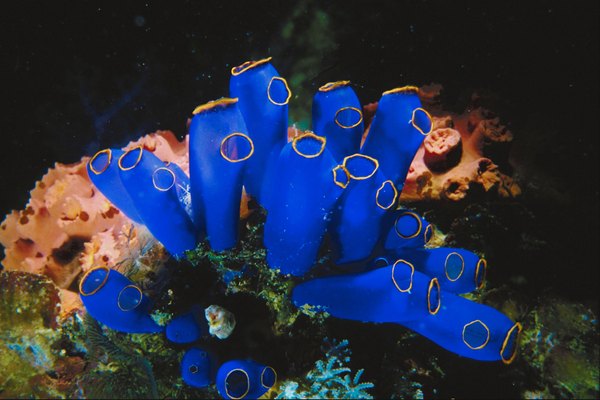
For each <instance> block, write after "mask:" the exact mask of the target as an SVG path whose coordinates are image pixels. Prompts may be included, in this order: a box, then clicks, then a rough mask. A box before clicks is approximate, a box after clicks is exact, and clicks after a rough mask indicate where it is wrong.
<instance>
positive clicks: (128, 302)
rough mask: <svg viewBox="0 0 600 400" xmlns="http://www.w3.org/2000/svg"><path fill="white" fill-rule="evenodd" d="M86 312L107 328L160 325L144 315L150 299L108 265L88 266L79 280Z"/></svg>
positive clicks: (149, 329)
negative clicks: (91, 267)
mask: <svg viewBox="0 0 600 400" xmlns="http://www.w3.org/2000/svg"><path fill="white" fill-rule="evenodd" d="M79 296H80V297H81V301H82V302H83V305H84V306H85V309H86V310H87V312H88V313H89V314H90V315H91V316H92V317H94V318H95V319H96V320H98V321H99V322H101V323H103V324H104V325H106V326H108V327H109V328H111V329H114V330H117V331H120V332H126V333H159V332H163V331H164V327H162V326H160V325H158V324H156V323H155V322H154V320H153V319H152V318H150V316H149V315H148V313H149V311H150V301H149V299H148V298H147V297H146V296H145V295H144V294H143V293H142V291H141V289H140V288H139V287H137V286H136V285H134V284H133V282H131V281H130V280H129V279H127V278H126V277H125V276H124V275H123V274H121V273H119V272H118V271H115V270H113V269H110V268H108V267H96V268H94V269H91V270H89V271H88V272H87V273H86V274H85V275H84V276H83V278H82V279H81V281H80V282H79Z"/></svg>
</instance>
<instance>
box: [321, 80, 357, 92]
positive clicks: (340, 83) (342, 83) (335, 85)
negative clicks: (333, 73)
mask: <svg viewBox="0 0 600 400" xmlns="http://www.w3.org/2000/svg"><path fill="white" fill-rule="evenodd" d="M349 84H350V81H335V82H327V83H326V84H324V85H323V86H321V87H320V88H319V92H330V91H332V90H334V89H337V88H339V87H341V86H347V85H349Z"/></svg>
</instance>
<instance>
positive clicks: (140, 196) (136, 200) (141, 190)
mask: <svg viewBox="0 0 600 400" xmlns="http://www.w3.org/2000/svg"><path fill="white" fill-rule="evenodd" d="M118 165H119V176H120V177H121V181H122V182H123V185H124V186H125V189H126V190H127V193H128V194H129V197H130V198H131V201H132V202H133V204H134V205H135V208H136V210H137V211H138V214H139V215H140V216H141V217H142V220H143V221H144V224H145V225H146V227H147V228H148V230H149V231H150V232H151V233H152V235H153V236H154V237H155V238H156V239H157V240H158V241H159V242H161V243H162V244H163V246H165V248H166V249H167V251H168V252H169V253H171V254H173V255H174V256H180V255H182V254H183V253H184V252H185V251H186V250H191V249H193V248H195V247H196V243H197V240H196V237H197V234H196V229H195V227H194V224H193V223H192V221H191V219H190V218H189V216H188V214H187V213H186V212H185V210H184V209H183V208H182V207H181V204H180V202H179V195H178V193H177V188H176V182H177V177H176V175H175V173H174V172H173V171H172V170H170V169H169V168H167V167H165V164H164V163H163V162H162V161H161V160H160V159H159V158H158V157H156V156H155V155H154V154H152V153H151V152H149V151H147V150H144V149H143V148H142V147H140V146H138V147H135V148H133V149H131V150H129V151H127V152H125V153H123V154H122V155H121V157H119V161H118Z"/></svg>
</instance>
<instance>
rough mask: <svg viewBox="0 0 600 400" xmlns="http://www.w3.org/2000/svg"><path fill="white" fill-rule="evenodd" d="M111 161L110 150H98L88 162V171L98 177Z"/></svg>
mask: <svg viewBox="0 0 600 400" xmlns="http://www.w3.org/2000/svg"><path fill="white" fill-rule="evenodd" d="M111 161H112V151H111V150H110V149H104V150H100V151H99V152H97V153H96V154H94V156H93V157H92V158H91V160H90V161H89V162H88V165H89V166H90V171H92V172H93V173H94V174H95V175H100V174H101V173H103V172H104V171H106V170H107V169H108V167H109V166H110V163H111Z"/></svg>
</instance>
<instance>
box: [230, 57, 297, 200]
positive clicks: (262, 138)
mask: <svg viewBox="0 0 600 400" xmlns="http://www.w3.org/2000/svg"><path fill="white" fill-rule="evenodd" d="M270 61H271V57H269V58H265V59H262V60H258V61H247V62H245V63H243V64H242V65H239V66H237V67H234V68H232V69H231V79H230V81H229V93H230V95H231V97H237V98H238V99H239V101H238V106H239V109H240V112H241V113H242V115H243V117H244V121H245V122H246V127H247V129H248V136H249V137H250V138H251V139H252V141H253V142H254V154H253V155H252V158H250V159H249V160H248V161H247V162H246V169H245V172H244V187H245V189H246V192H247V193H248V194H249V195H251V196H253V197H255V198H256V199H257V200H258V202H259V203H261V204H262V192H263V184H264V180H265V174H266V173H267V171H270V170H271V165H270V163H271V162H272V161H274V160H275V157H271V155H272V154H279V152H280V151H281V149H282V148H283V146H285V144H286V143H287V130H288V103H289V100H290V98H291V96H292V93H291V91H290V89H289V87H288V84H287V82H286V80H285V79H284V78H282V77H281V76H279V73H278V72H277V70H276V69H275V67H273V65H272V64H271V62H270Z"/></svg>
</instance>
